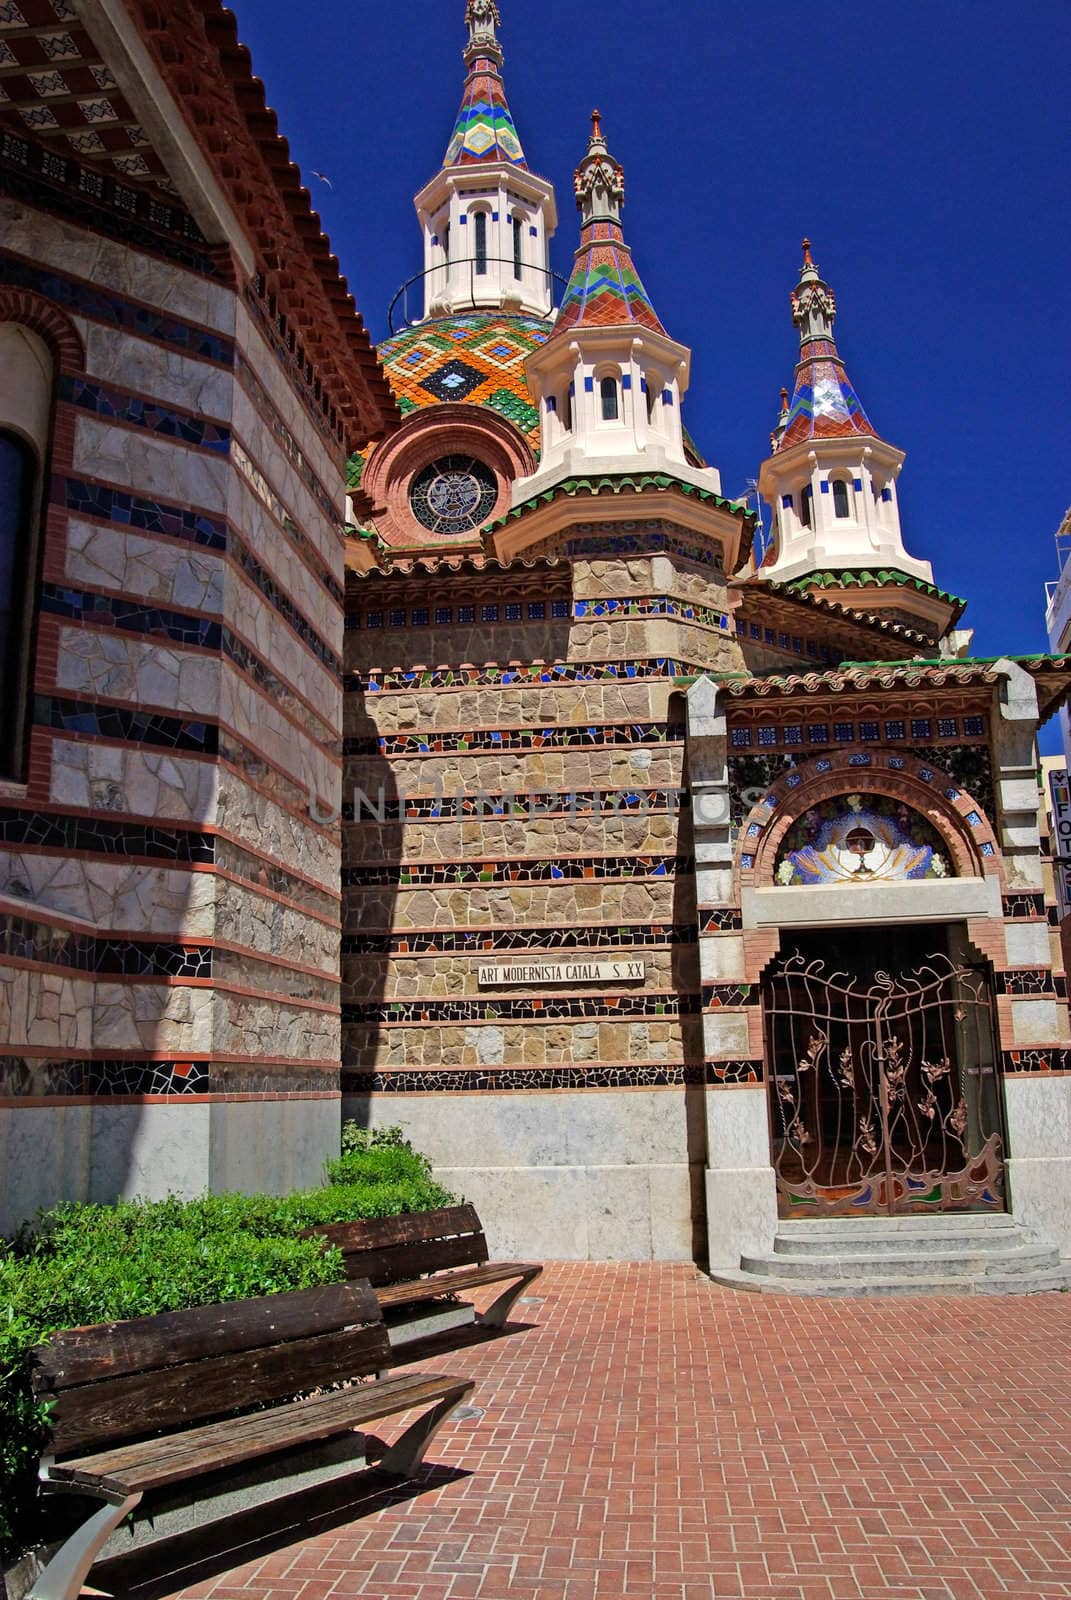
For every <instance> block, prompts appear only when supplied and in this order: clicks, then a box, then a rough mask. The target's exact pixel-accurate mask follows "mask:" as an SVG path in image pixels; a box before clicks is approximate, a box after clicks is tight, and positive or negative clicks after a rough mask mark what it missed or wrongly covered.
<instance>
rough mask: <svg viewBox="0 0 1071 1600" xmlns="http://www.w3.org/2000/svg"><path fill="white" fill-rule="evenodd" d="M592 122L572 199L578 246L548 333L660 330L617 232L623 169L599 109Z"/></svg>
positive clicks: (629, 252)
mask: <svg viewBox="0 0 1071 1600" xmlns="http://www.w3.org/2000/svg"><path fill="white" fill-rule="evenodd" d="M591 125H592V129H591V143H590V144H589V146H588V153H587V155H586V156H585V157H584V159H583V161H582V162H581V163H580V165H579V167H578V168H577V170H576V203H577V209H578V210H579V212H580V215H581V218H582V222H583V226H582V231H581V235H580V249H579V250H578V251H577V253H576V264H575V266H574V267H573V275H572V277H571V278H570V280H569V287H568V289H566V291H565V297H564V299H563V300H562V307H561V311H560V312H559V313H558V320H557V323H556V324H555V328H554V335H553V337H554V338H558V337H559V336H560V335H562V334H564V333H568V332H571V331H572V330H573V329H575V328H585V327H587V328H590V327H602V328H609V327H619V326H621V325H622V324H623V323H629V322H635V323H639V324H640V325H641V326H642V327H644V328H651V329H653V330H654V332H656V333H665V331H666V330H665V329H664V328H663V326H662V324H661V322H660V321H659V319H658V315H657V313H656V312H655V309H654V307H653V306H652V304H651V302H650V299H649V298H648V295H647V291H646V289H645V288H644V287H643V284H642V283H641V281H640V276H639V273H638V272H637V271H636V268H635V266H634V264H633V260H632V252H631V250H630V249H629V247H628V245H627V244H626V243H625V236H624V233H623V232H622V230H621V208H622V206H623V205H624V203H625V173H624V169H623V168H622V166H621V163H620V162H619V161H615V160H614V158H613V156H612V155H611V154H610V151H609V149H608V147H607V144H606V139H605V137H604V135H603V131H602V117H601V115H600V114H599V112H598V111H595V112H593V113H592V117H591Z"/></svg>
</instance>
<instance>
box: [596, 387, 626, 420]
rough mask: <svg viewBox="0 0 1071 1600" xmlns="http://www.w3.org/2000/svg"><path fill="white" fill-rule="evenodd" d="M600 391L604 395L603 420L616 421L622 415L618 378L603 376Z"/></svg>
mask: <svg viewBox="0 0 1071 1600" xmlns="http://www.w3.org/2000/svg"><path fill="white" fill-rule="evenodd" d="M599 392H600V394H601V396H602V420H603V421H604V422H616V421H617V419H618V417H619V416H620V415H621V405H620V402H619V400H618V398H617V379H616V378H603V380H602V382H601V383H600V385H599Z"/></svg>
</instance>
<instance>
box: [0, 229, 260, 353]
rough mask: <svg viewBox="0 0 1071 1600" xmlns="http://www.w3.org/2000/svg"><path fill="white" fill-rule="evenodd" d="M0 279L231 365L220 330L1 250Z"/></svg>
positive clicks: (78, 313)
mask: <svg viewBox="0 0 1071 1600" xmlns="http://www.w3.org/2000/svg"><path fill="white" fill-rule="evenodd" d="M0 284H5V285H6V286H7V287H8V288H13V289H30V290H32V291H33V292H34V293H35V294H40V295H43V296H44V297H45V299H46V300H54V301H55V303H56V304H57V305H59V306H62V307H63V308H64V310H66V311H70V312H73V313H74V314H75V315H76V316H81V317H89V318H91V319H92V320H93V321H94V322H102V323H104V324H106V325H107V326H108V327H111V328H119V329H121V330H122V331H123V332H124V333H129V334H134V335H136V336H140V337H143V338H146V339H154V340H156V342H157V343H159V344H165V345H168V346H169V347H170V348H171V349H173V350H180V351H182V352H183V354H185V355H190V356H196V357H197V358H198V359H199V360H202V361H215V362H216V363H217V364H218V365H220V366H226V367H231V366H233V365H234V344H233V342H232V341H231V340H230V339H224V338H223V337H222V336H221V335H220V334H218V333H213V332H211V330H209V329H207V328H198V327H196V326H194V324H193V323H189V322H181V321H179V320H178V319H177V318H175V317H169V316H166V315H165V314H164V313H163V312H161V311H154V310H153V309H152V308H151V307H150V306H139V305H134V304H133V303H131V302H130V301H128V300H124V299H122V297H121V296H119V295H116V294H112V293H110V292H106V291H104V290H103V289H98V288H94V287H93V285H92V284H88V283H80V282H78V281H77V279H74V278H68V277H65V276H64V274H63V273H60V272H55V271H53V270H52V269H51V268H47V267H35V266H31V265H30V264H29V263H28V262H25V261H19V260H16V259H15V258H14V257H13V256H9V255H6V254H4V252H3V251H0Z"/></svg>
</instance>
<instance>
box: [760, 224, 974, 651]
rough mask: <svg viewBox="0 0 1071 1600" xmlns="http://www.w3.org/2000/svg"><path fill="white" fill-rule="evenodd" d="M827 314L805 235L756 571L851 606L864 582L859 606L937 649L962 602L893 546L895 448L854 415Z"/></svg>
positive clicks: (857, 409) (765, 469) (824, 287)
mask: <svg viewBox="0 0 1071 1600" xmlns="http://www.w3.org/2000/svg"><path fill="white" fill-rule="evenodd" d="M836 315H837V302H836V297H835V296H834V294H833V290H832V289H831V288H830V286H829V284H828V283H827V282H826V281H825V279H824V278H823V277H822V275H821V273H820V272H819V270H818V267H817V266H816V265H815V262H814V258H813V256H812V255H811V242H810V240H809V239H804V241H803V266H802V267H801V269H800V277H799V282H798V283H797V285H796V287H795V289H794V291H793V294H792V320H793V322H794V323H795V325H796V328H797V329H798V331H799V336H800V356H799V361H798V363H797V366H796V380H795V388H794V391H793V394H792V398H791V400H790V399H789V396H788V391H787V390H786V389H783V390H782V391H781V397H782V398H781V414H780V416H779V418H778V421H777V427H776V428H775V430H774V433H773V436H772V444H773V451H772V454H771V455H770V456H769V457H768V459H767V460H766V461H764V462H763V465H762V469H761V471H760V473H759V489H760V492H761V493H762V496H763V498H764V499H765V500H766V501H767V503H768V504H769V505H770V506H771V508H772V510H773V524H774V543H773V549H772V560H771V559H770V558H768V565H766V566H765V567H764V568H763V569H762V576H763V577H764V578H766V579H770V580H772V581H774V582H777V583H790V584H792V585H793V586H794V587H796V588H797V589H801V590H802V589H806V588H813V587H815V586H818V587H820V588H821V589H822V590H823V591H824V592H825V593H826V594H827V597H828V598H830V599H833V600H843V601H844V602H845V603H846V604H849V605H857V604H858V603H859V593H858V591H859V587H860V585H861V584H863V585H864V586H865V587H866V605H867V609H868V610H871V611H877V612H880V613H885V612H889V613H895V615H896V617H897V618H899V619H900V620H903V621H905V622H910V623H911V624H912V625H913V626H916V627H918V628H920V629H921V630H922V631H923V632H924V633H925V634H927V635H928V636H929V637H930V638H931V639H932V640H933V641H934V642H935V643H936V642H937V641H938V640H939V639H941V638H942V637H944V636H945V635H946V634H947V633H948V630H949V629H950V628H951V627H953V626H954V624H955V622H956V621H957V620H958V617H959V615H960V614H961V612H962V610H963V603H962V602H960V601H957V600H956V599H955V597H954V596H952V595H947V594H944V593H943V591H941V590H940V589H938V588H936V587H935V585H934V581H933V568H932V567H931V565H930V563H929V562H928V561H920V560H918V558H917V557H915V556H912V555H910V554H909V553H908V551H907V549H906V547H905V545H904V538H903V532H902V529H901V526H900V505H899V500H898V497H897V480H898V478H899V476H900V469H901V468H902V466H903V464H904V460H905V457H904V452H903V451H902V450H898V449H897V448H896V446H895V445H891V444H889V443H888V442H887V441H886V440H884V439H882V438H881V436H880V435H879V434H878V432H877V430H876V429H875V427H874V425H873V423H872V422H871V421H870V419H869V417H868V416H867V414H866V412H865V411H864V409H863V405H862V402H861V401H860V399H859V396H858V395H857V393H856V391H855V388H854V387H853V385H852V381H851V379H850V378H849V376H848V373H847V369H846V368H845V365H844V362H843V360H842V359H841V356H840V353H839V351H838V349H837V346H836V343H835V341H834V338H833V324H834V322H835V320H836ZM962 642H963V641H962V640H961V641H959V642H958V643H956V644H955V645H954V648H956V649H958V648H960V647H961V646H962ZM950 648H953V645H952V644H950Z"/></svg>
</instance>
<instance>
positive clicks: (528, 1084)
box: [342, 1060, 763, 1095]
mask: <svg viewBox="0 0 1071 1600" xmlns="http://www.w3.org/2000/svg"><path fill="white" fill-rule="evenodd" d="M762 1076H763V1065H762V1062H761V1061H747V1060H738V1061H719V1062H708V1063H707V1064H706V1065H703V1064H701V1063H684V1062H679V1061H675V1062H670V1061H657V1062H648V1063H644V1064H637V1063H635V1062H630V1063H628V1064H626V1065H622V1066H613V1065H601V1064H600V1065H597V1066H590V1067H585V1066H553V1067H517V1068H514V1067H494V1068H489V1069H487V1070H478V1069H466V1070H462V1071H453V1070H451V1069H449V1068H445V1067H440V1068H435V1069H433V1070H431V1071H427V1072H404V1071H402V1072H351V1071H347V1070H346V1069H345V1068H343V1072H342V1092H343V1094H344V1095H369V1094H479V1093H487V1094H525V1093H532V1092H534V1091H543V1092H553V1091H555V1090H559V1091H560V1090H584V1089H678V1088H689V1087H696V1088H699V1087H703V1086H704V1085H709V1086H716V1087H721V1086H724V1085H726V1084H748V1083H761V1081H762Z"/></svg>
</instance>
